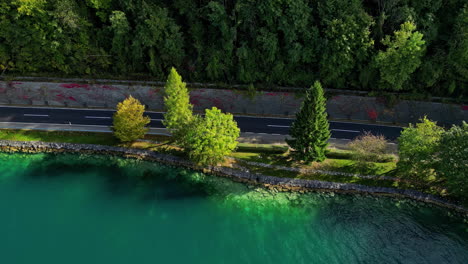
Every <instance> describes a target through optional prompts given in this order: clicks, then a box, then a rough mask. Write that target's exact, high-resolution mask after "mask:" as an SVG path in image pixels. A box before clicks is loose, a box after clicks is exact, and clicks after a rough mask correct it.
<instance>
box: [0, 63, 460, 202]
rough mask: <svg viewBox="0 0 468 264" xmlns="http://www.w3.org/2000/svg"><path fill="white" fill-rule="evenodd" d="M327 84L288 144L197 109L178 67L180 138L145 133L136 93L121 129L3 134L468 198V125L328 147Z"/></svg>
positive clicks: (175, 117) (175, 128)
mask: <svg viewBox="0 0 468 264" xmlns="http://www.w3.org/2000/svg"><path fill="white" fill-rule="evenodd" d="M325 101H326V100H325V97H324V92H323V89H322V86H321V84H320V83H319V82H318V81H316V82H315V83H314V85H312V86H311V87H310V88H309V89H308V90H307V92H306V98H305V100H304V102H303V104H302V105H301V109H300V110H299V111H298V112H297V114H296V120H295V121H294V122H293V125H292V127H291V133H290V134H291V139H290V140H287V144H288V145H282V146H277V145H259V144H239V143H238V141H237V139H238V137H239V135H240V130H239V128H238V127H237V123H236V122H235V121H234V119H233V116H232V115H231V114H229V113H222V112H221V110H219V109H217V108H216V107H213V108H212V109H206V110H205V114H204V115H203V116H202V115H196V114H194V113H193V111H192V109H193V106H192V105H191V104H190V102H189V94H188V89H187V88H186V85H185V83H184V82H183V81H182V77H181V76H180V75H179V74H178V73H177V71H176V70H175V69H174V68H172V69H171V71H170V73H169V76H168V80H167V83H166V86H165V97H164V102H165V107H166V113H165V114H164V121H163V123H164V124H165V125H166V127H167V128H168V130H169V131H170V133H171V134H172V137H169V136H153V135H145V134H146V133H147V131H148V128H147V125H148V124H149V122H150V119H149V117H145V116H144V106H143V105H142V104H141V103H140V102H139V101H138V100H136V99H134V98H133V97H131V96H130V97H129V98H127V99H125V100H124V101H123V102H121V103H119V104H118V106H117V112H116V113H115V115H114V126H113V132H114V133H113V134H110V133H79V132H52V131H24V130H20V131H18V130H0V139H3V140H20V141H31V140H39V141H46V142H67V143H90V144H103V145H112V146H124V147H133V148H143V149H148V150H152V151H157V152H162V153H168V154H172V155H177V156H182V157H186V158H189V159H190V160H192V161H193V162H195V163H196V164H198V165H199V166H210V165H220V166H229V167H232V168H235V169H243V170H249V171H251V172H254V173H262V174H265V175H272V176H278V177H289V178H301V179H314V180H325V181H334V182H345V183H359V184H365V185H370V186H382V187H397V188H409V189H416V190H420V191H424V192H428V193H432V194H438V195H442V196H448V197H452V198H456V199H459V200H462V201H464V202H466V201H468V196H467V193H468V192H467V188H468V180H467V179H468V175H467V174H468V145H467V144H468V125H467V124H466V123H463V124H462V125H461V126H454V127H452V128H451V129H449V130H445V129H444V128H442V127H439V126H437V124H436V123H434V122H432V121H430V120H428V119H427V118H423V119H421V122H420V123H418V124H416V125H410V126H409V127H407V128H405V129H404V130H403V132H402V133H401V136H400V137H399V138H398V144H399V145H398V155H395V154H394V153H391V152H390V151H389V149H388V142H387V140H386V139H385V138H384V137H382V136H379V135H372V134H369V133H365V134H363V135H361V136H359V137H357V138H356V139H354V140H353V141H351V142H350V143H349V144H348V146H347V147H346V149H333V148H329V147H328V140H329V138H330V129H329V124H328V121H327V114H326V104H325Z"/></svg>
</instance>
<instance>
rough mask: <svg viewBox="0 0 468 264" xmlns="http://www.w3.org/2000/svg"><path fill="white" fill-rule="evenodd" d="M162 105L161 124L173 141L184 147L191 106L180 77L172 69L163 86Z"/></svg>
mask: <svg viewBox="0 0 468 264" xmlns="http://www.w3.org/2000/svg"><path fill="white" fill-rule="evenodd" d="M164 91H165V96H164V104H165V107H166V113H165V114H164V120H163V124H164V126H166V127H167V128H168V129H169V131H170V132H171V134H172V136H173V137H174V139H175V141H176V142H177V143H179V144H182V145H184V135H185V134H186V129H187V128H188V127H190V123H191V122H192V120H193V112H192V109H193V106H192V105H191V104H190V96H189V92H188V90H187V87H186V84H185V83H184V82H182V77H181V76H180V75H179V74H178V73H177V71H176V69H174V68H172V69H171V72H170V73H169V76H168V78H167V82H166V86H165V90H164Z"/></svg>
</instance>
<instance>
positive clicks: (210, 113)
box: [186, 107, 240, 165]
mask: <svg viewBox="0 0 468 264" xmlns="http://www.w3.org/2000/svg"><path fill="white" fill-rule="evenodd" d="M239 134H240V130H239V128H238V127H237V123H236V121H234V118H233V116H232V115H231V114H224V113H222V112H221V110H219V109H217V108H216V107H213V108H212V109H207V110H205V117H196V118H195V120H194V122H193V123H192V125H191V127H190V129H188V131H187V135H186V140H187V151H188V154H189V156H190V159H191V160H193V161H194V162H196V163H197V164H200V165H216V164H217V163H219V162H222V161H223V160H224V158H225V157H226V156H227V155H229V154H230V153H231V152H232V151H233V150H235V149H236V147H237V138H238V137H239Z"/></svg>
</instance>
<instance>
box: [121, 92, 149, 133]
mask: <svg viewBox="0 0 468 264" xmlns="http://www.w3.org/2000/svg"><path fill="white" fill-rule="evenodd" d="M144 112H145V106H144V105H142V104H141V103H140V101H138V100H137V99H135V98H133V97H132V96H130V97H128V98H127V99H125V100H124V101H123V102H120V103H119V104H118V105H117V112H115V114H114V120H113V130H114V135H115V136H116V137H117V138H118V139H119V140H120V141H122V142H129V141H134V140H136V139H139V138H142V137H144V136H145V134H146V133H147V132H148V128H147V127H146V125H148V124H149V123H150V118H149V117H148V116H143V113H144Z"/></svg>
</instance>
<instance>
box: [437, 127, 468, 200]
mask: <svg viewBox="0 0 468 264" xmlns="http://www.w3.org/2000/svg"><path fill="white" fill-rule="evenodd" d="M438 163H439V166H438V167H437V171H438V172H439V174H440V176H441V177H442V178H444V179H445V180H446V181H447V188H448V190H449V192H450V193H451V194H454V195H456V196H459V197H462V198H464V199H468V124H467V123H465V122H463V124H462V125H461V126H453V127H452V128H451V129H450V130H448V131H447V132H445V133H444V134H443V135H442V138H441V141H440V152H439V157H438Z"/></svg>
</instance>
